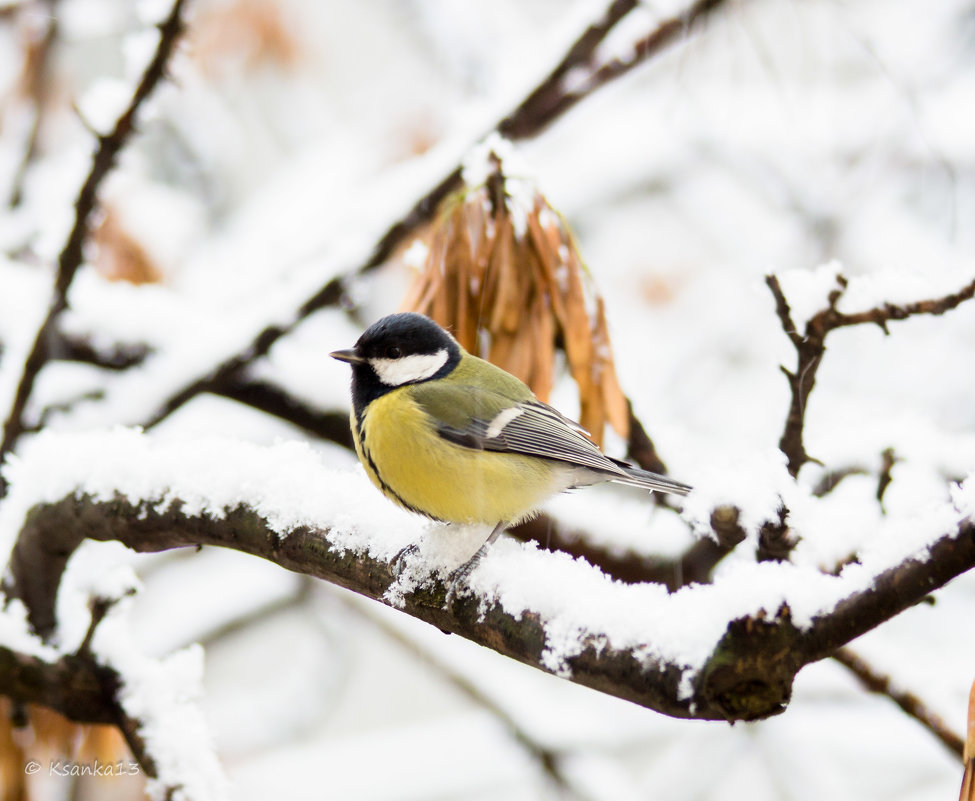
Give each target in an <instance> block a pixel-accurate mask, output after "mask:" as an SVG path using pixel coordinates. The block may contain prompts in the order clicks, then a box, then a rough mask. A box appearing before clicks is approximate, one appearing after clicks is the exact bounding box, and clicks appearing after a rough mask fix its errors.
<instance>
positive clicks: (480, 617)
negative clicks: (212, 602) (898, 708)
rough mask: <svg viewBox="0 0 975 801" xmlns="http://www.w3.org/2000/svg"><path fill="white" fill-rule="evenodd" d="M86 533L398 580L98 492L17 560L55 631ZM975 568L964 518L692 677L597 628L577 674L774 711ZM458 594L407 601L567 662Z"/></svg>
mask: <svg viewBox="0 0 975 801" xmlns="http://www.w3.org/2000/svg"><path fill="white" fill-rule="evenodd" d="M86 537H87V538H89V539H93V540H101V541H105V540H118V541H120V542H122V543H123V544H125V545H127V546H128V547H130V548H132V549H134V550H136V551H143V552H155V551H161V550H167V549H170V548H178V547H184V546H200V545H219V546H223V547H229V548H233V549H235V550H239V551H242V552H244V553H249V554H252V555H254V556H260V557H262V558H265V559H269V560H271V561H273V562H275V563H276V564H278V565H280V566H282V567H284V568H286V569H289V570H293V571H295V572H298V573H303V574H306V575H310V576H315V577H318V578H322V579H326V580H328V581H331V582H333V583H336V584H339V585H340V586H343V587H347V588H349V589H352V590H354V591H356V592H358V593H360V594H362V595H365V596H368V597H370V598H374V599H376V600H383V599H384V595H385V593H386V592H387V590H388V589H389V588H390V587H391V586H392V585H394V584H395V583H396V582H397V576H396V574H395V571H394V569H393V567H391V566H390V564H388V563H387V562H385V561H383V560H381V559H378V558H373V557H370V556H368V555H364V554H355V553H352V552H351V551H349V550H348V549H347V548H336V549H334V550H333V549H332V548H331V547H330V545H329V532H328V531H327V530H316V529H311V528H301V529H298V530H295V531H292V532H290V533H289V534H288V536H287V537H285V538H283V539H282V538H280V537H279V536H278V535H277V534H275V533H274V531H273V530H272V529H271V528H269V526H268V523H267V521H266V520H265V519H264V518H263V517H261V515H260V514H258V513H257V512H256V511H254V510H252V509H249V508H247V507H244V506H237V507H236V508H234V509H228V510H226V514H225V516H224V517H222V518H221V519H215V518H212V517H189V516H186V515H184V514H182V513H181V511H180V508H179V504H178V503H176V504H174V505H173V506H171V507H170V508H169V509H168V510H166V511H164V512H161V511H159V510H158V509H157V507H156V505H154V504H152V503H149V502H144V503H141V504H132V503H129V502H128V501H126V500H124V499H122V498H121V497H119V498H118V499H116V500H114V501H112V502H95V501H92V500H91V499H90V498H87V497H81V498H76V497H74V496H71V497H67V498H65V499H63V500H61V501H58V502H56V503H50V504H47V505H43V506H38V507H35V508H34V509H33V510H32V511H31V513H30V514H29V515H28V518H27V522H26V524H25V526H24V529H23V531H22V532H21V534H20V537H19V538H18V541H17V543H16V546H15V548H14V551H13V554H12V558H11V563H10V575H11V577H12V578H11V583H10V585H9V587H8V588H7V589H8V595H10V596H11V597H17V598H20V599H21V600H23V602H24V603H25V605H26V606H27V609H28V612H29V619H30V621H31V624H32V625H33V626H34V628H35V629H36V630H37V631H38V632H39V633H40V634H41V635H43V636H50V634H51V633H52V632H53V631H54V627H55V613H54V609H55V597H56V594H57V588H58V585H59V583H60V578H61V574H62V572H63V570H64V566H65V563H66V561H67V559H68V557H69V556H70V555H71V553H72V552H73V551H74V550H75V548H77V546H78V545H79V544H80V543H81V541H82V540H83V539H85V538H86ZM973 566H975V526H973V525H972V523H971V522H969V521H965V522H964V523H962V524H961V525H960V527H959V528H958V529H957V530H955V531H951V532H946V533H945V534H944V536H942V537H941V538H940V539H938V540H936V541H934V542H933V543H932V544H931V545H930V546H929V547H928V549H927V550H926V551H925V555H924V557H923V558H911V559H907V560H906V561H904V562H903V563H901V564H899V565H896V566H894V567H891V568H889V569H887V570H885V571H884V572H882V573H880V574H879V575H877V576H876V577H875V580H874V581H873V583H872V584H871V586H870V587H869V588H867V589H864V590H860V591H857V592H854V593H852V594H851V595H849V596H847V597H845V598H843V599H842V600H841V601H839V602H838V603H837V604H836V606H835V607H834V608H833V609H832V610H831V611H829V612H825V613H822V614H820V615H819V616H817V617H815V618H814V619H813V621H812V623H811V624H810V625H808V626H807V627H804V628H800V627H798V626H796V625H794V624H793V623H792V620H791V613H790V610H789V609H788V607H787V606H785V605H783V606H782V608H780V609H779V610H778V611H777V612H775V613H773V614H769V613H759V614H757V615H755V616H752V617H745V618H738V619H734V620H730V621H729V623H728V628H727V631H726V633H725V635H724V636H723V637H722V638H721V640H720V642H719V643H718V644H717V646H716V648H715V650H714V652H713V653H712V655H711V657H710V658H709V659H707V660H706V662H705V664H704V665H703V667H702V668H701V669H700V670H699V671H697V672H696V673H694V675H693V677H692V678H691V682H690V684H691V686H690V687H687V686H686V685H685V684H684V682H685V675H684V674H685V668H684V666H682V665H680V664H677V663H675V662H671V661H668V660H667V659H665V658H664V657H661V656H657V655H655V654H654V653H653V651H652V650H651V649H649V648H642V649H640V653H639V654H636V653H633V652H630V651H628V650H618V649H615V648H613V647H611V646H609V645H607V642H609V639H608V635H607V634H605V633H602V632H600V631H591V632H590V633H589V634H588V635H587V636H586V637H585V638H584V639H583V640H582V641H581V642H580V650H579V652H578V653H577V654H576V655H575V656H572V657H570V658H568V659H567V664H568V667H569V668H570V669H571V680H572V681H575V682H577V683H580V684H583V685H585V686H588V687H592V688H594V689H597V690H600V691H603V692H607V693H609V694H612V695H616V696H618V697H620V698H624V699H627V700H630V701H633V702H635V703H638V704H641V705H643V706H646V707H649V708H651V709H655V710H657V711H659V712H662V713H664V714H667V715H672V716H674V717H685V718H703V719H726V720H754V719H757V718H762V717H767V716H769V715H773V714H777V713H779V712H781V711H783V709H784V708H785V705H786V704H787V703H788V700H789V698H790V695H791V687H792V682H793V680H794V677H795V674H796V672H797V671H798V670H799V669H800V668H801V667H802V666H803V665H805V664H808V663H809V662H812V661H816V660H819V659H822V658H824V657H827V656H830V655H832V653H833V652H835V650H836V649H837V648H839V647H840V646H842V645H844V644H845V643H847V642H849V641H850V640H852V639H854V638H855V637H857V636H859V635H861V634H863V633H864V632H866V631H868V630H869V629H871V628H873V627H874V626H877V625H879V624H880V623H882V622H883V621H885V620H887V619H889V618H891V617H893V616H894V615H896V614H898V613H899V612H901V611H903V610H904V609H906V608H908V607H910V606H911V605H913V604H914V603H916V602H917V601H919V600H921V599H922V598H924V597H926V596H927V595H928V594H929V593H930V592H931V591H932V590H934V589H937V588H938V587H940V586H942V585H943V584H945V583H946V582H947V581H949V580H950V579H951V578H953V577H954V576H957V575H959V574H960V573H962V572H964V571H966V570H969V569H971V568H972V567H973ZM446 591H447V586H446V584H445V583H443V582H442V581H441V580H439V579H437V578H435V577H431V579H430V581H429V583H427V584H424V585H423V586H421V587H420V588H418V589H416V590H413V591H408V592H405V593H404V594H403V596H402V609H403V611H405V612H407V613H408V614H411V615H413V616H414V617H417V618H419V619H420V620H424V621H426V622H428V623H431V624H433V625H435V626H437V627H438V628H440V629H441V630H443V631H448V632H454V633H456V634H459V635H461V636H463V637H465V638H467V639H470V640H473V641H474V642H477V643H480V644H482V645H486V646H488V647H490V648H493V649H494V650H496V651H498V652H499V653H502V654H504V655H506V656H509V657H512V658H514V659H517V660H519V661H521V662H524V663H526V664H528V665H532V666H534V667H536V668H539V669H541V670H546V671H551V670H553V669H555V668H553V667H552V666H551V664H550V663H549V661H547V660H546V659H545V658H544V654H545V649H546V642H547V639H546V628H545V625H546V620H545V618H544V617H543V616H542V615H540V614H539V613H534V612H530V611H523V612H522V613H520V614H519V615H517V616H515V615H513V614H511V613H510V612H508V611H506V610H505V608H504V607H503V606H502V605H501V602H500V601H498V600H496V599H493V598H489V597H473V596H464V597H461V598H457V599H455V600H454V601H453V603H452V604H451V605H450V606H449V607H445V606H444V599H445V595H446Z"/></svg>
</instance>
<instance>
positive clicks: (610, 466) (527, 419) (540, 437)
mask: <svg viewBox="0 0 975 801" xmlns="http://www.w3.org/2000/svg"><path fill="white" fill-rule="evenodd" d="M582 431H583V429H582V428H581V427H580V426H579V425H578V424H576V423H573V422H572V421H571V420H569V419H568V418H566V417H564V416H563V415H562V414H560V413H559V412H558V411H556V410H555V409H553V408H552V407H551V406H548V405H547V404H544V403H541V402H540V401H529V402H524V403H516V404H512V405H509V406H505V407H504V408H502V409H501V410H500V411H498V412H497V413H496V414H495V415H494V416H493V417H492V418H491V419H490V420H486V419H482V418H480V417H471V418H470V419H469V420H468V421H467V422H466V424H465V425H464V426H462V427H457V426H451V425H448V424H445V423H442V424H440V425H439V426H438V428H437V433H439V434H440V436H441V437H443V438H444V439H445V440H447V441H448V442H453V443H454V444H456V445H461V446H463V447H465V448H474V449H477V450H485V451H496V452H501V453H520V454H524V455H526V456H538V457H541V458H543V459H554V460H556V461H559V462H567V463H569V464H572V465H577V466H579V467H588V468H591V469H593V470H598V471H599V472H601V473H605V474H607V478H611V477H613V476H618V477H625V475H626V473H625V471H624V470H622V469H621V468H620V467H619V466H618V465H616V464H615V463H614V462H613V461H612V460H610V459H609V458H608V457H606V456H604V455H603V453H602V451H600V450H599V448H597V447H596V446H595V445H594V444H593V443H592V442H591V441H590V440H588V439H587V438H586V437H585V436H584V435H583V433H582Z"/></svg>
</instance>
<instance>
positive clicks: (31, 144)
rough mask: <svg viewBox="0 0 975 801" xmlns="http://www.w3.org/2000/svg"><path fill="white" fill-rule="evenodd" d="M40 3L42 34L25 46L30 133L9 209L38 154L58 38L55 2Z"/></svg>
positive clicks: (14, 204) (18, 198)
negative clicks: (53, 55) (38, 142)
mask: <svg viewBox="0 0 975 801" xmlns="http://www.w3.org/2000/svg"><path fill="white" fill-rule="evenodd" d="M39 2H40V4H41V6H42V12H41V15H40V16H43V18H44V33H43V35H42V36H41V37H40V38H39V39H36V40H35V41H32V42H30V43H28V46H27V54H26V57H25V62H24V84H25V86H24V89H25V94H26V95H27V96H28V97H29V98H30V102H31V104H32V106H33V108H32V109H31V120H30V130H28V132H27V141H26V143H25V145H24V152H23V154H22V156H21V159H20V162H19V163H18V165H17V170H16V172H15V173H14V177H13V181H12V182H11V188H10V197H9V198H8V200H7V205H8V207H9V208H11V209H13V208H16V207H17V206H19V205H20V203H21V201H22V200H23V196H24V178H25V177H26V176H27V170H28V168H29V167H30V165H31V163H32V162H33V160H34V157H35V155H36V153H37V139H38V134H39V133H40V129H41V116H42V115H43V113H44V101H45V90H46V88H47V79H48V69H49V67H50V60H51V59H50V56H51V49H52V47H53V45H54V41H55V39H56V38H57V29H58V28H57V21H58V16H57V14H56V13H55V5H56V4H57V0H39Z"/></svg>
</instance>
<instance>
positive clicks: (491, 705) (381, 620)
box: [343, 596, 583, 799]
mask: <svg viewBox="0 0 975 801" xmlns="http://www.w3.org/2000/svg"><path fill="white" fill-rule="evenodd" d="M343 600H344V601H345V604H346V606H347V607H348V608H349V609H351V610H353V611H354V612H355V613H356V614H357V615H359V617H361V618H362V619H364V620H366V621H368V622H369V623H370V624H372V625H373V626H375V627H376V628H377V629H379V630H380V631H381V632H382V633H383V634H384V635H385V636H386V637H388V638H389V639H391V640H392V641H393V642H395V643H397V644H398V645H399V646H400V647H402V648H403V649H405V650H406V651H408V652H409V653H410V654H412V655H413V656H414V657H416V658H417V659H419V660H420V661H422V662H423V663H424V664H425V665H427V666H428V667H429V668H431V669H432V670H433V671H434V672H435V673H437V674H439V675H440V676H442V677H443V678H444V679H446V680H447V681H449V682H450V683H451V684H452V685H453V686H454V687H456V688H457V689H458V690H460V691H461V692H462V693H463V694H464V695H466V696H467V697H468V698H469V699H470V700H472V701H473V702H474V703H475V704H477V705H478V706H479V707H481V708H482V709H484V710H486V711H487V712H489V713H490V714H491V715H492V716H493V717H494V718H495V719H497V720H498V721H499V722H500V723H501V725H502V726H504V728H505V729H507V731H508V734H509V735H510V736H511V738H512V739H513V740H514V741H515V742H516V743H518V745H520V746H521V747H522V748H523V749H524V750H525V751H526V752H527V754H528V755H529V756H530V757H531V758H532V759H534V760H535V761H536V762H537V763H538V764H539V766H540V767H541V769H542V770H543V771H544V772H545V775H546V776H547V777H548V778H549V780H550V781H551V782H552V784H553V785H554V786H555V787H556V788H557V789H558V790H560V791H561V792H562V793H564V794H565V797H566V798H575V799H582V798H583V795H582V794H581V793H580V791H579V790H578V789H577V788H576V787H575V786H574V785H573V784H572V782H570V781H569V779H568V777H567V776H566V775H565V773H564V772H563V771H562V768H561V765H560V764H559V756H560V755H559V753H558V752H557V751H555V750H553V749H551V748H548V747H546V746H545V745H543V744H542V743H540V742H538V740H536V739H535V738H534V737H532V736H531V734H529V733H528V732H527V731H526V730H525V729H524V727H522V726H521V725H520V724H519V723H518V721H517V720H516V719H515V718H514V717H513V716H512V715H511V714H510V713H509V712H508V711H507V710H506V709H505V708H504V707H502V706H501V705H500V704H498V703H497V702H496V701H495V700H494V699H493V698H491V696H490V695H488V694H487V693H485V692H484V691H483V690H482V689H481V688H480V687H479V686H478V685H477V684H476V683H475V682H474V681H471V679H469V678H468V677H467V676H465V675H464V674H463V673H461V672H460V671H458V670H455V669H454V668H452V667H451V666H449V665H447V664H445V663H444V662H443V661H442V660H440V659H437V657H436V656H435V655H434V654H433V653H432V652H431V651H430V650H429V649H428V648H424V647H423V646H422V645H420V643H418V642H417V641H416V640H415V639H412V638H410V637H408V636H407V635H406V634H404V633H403V632H402V631H401V630H400V629H399V628H397V627H396V626H393V625H391V624H390V622H389V621H387V620H386V619H385V617H383V616H382V615H379V614H377V613H376V610H375V609H374V608H373V607H372V606H371V605H368V604H367V602H364V601H360V600H359V599H356V598H355V596H351V597H349V598H348V599H343Z"/></svg>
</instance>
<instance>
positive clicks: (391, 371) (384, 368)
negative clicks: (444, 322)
mask: <svg viewBox="0 0 975 801" xmlns="http://www.w3.org/2000/svg"><path fill="white" fill-rule="evenodd" d="M449 356H450V354H448V353H447V350H446V349H445V348H441V349H440V350H438V351H437V352H436V353H413V354H411V355H409V356H400V358H398V359H370V360H369V364H370V365H371V366H372V369H373V370H374V371H375V373H376V375H377V376H378V377H379V380H380V381H382V382H383V383H384V384H385V385H386V386H388V387H398V386H399V385H400V384H409V383H411V382H413V381H423V380H424V379H426V378H430V377H431V376H432V375H434V374H436V372H437V370H439V369H440V368H441V367H443V366H444V365H445V364H446V363H447V359H448V358H449Z"/></svg>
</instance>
